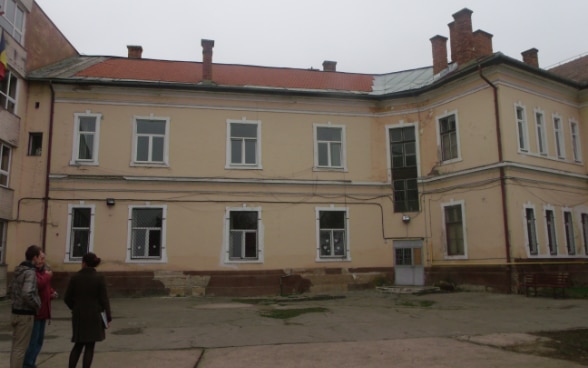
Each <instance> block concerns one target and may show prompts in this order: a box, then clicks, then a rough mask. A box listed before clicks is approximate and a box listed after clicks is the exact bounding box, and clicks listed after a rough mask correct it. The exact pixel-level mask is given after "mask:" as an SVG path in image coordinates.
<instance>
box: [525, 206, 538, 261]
mask: <svg viewBox="0 0 588 368" xmlns="http://www.w3.org/2000/svg"><path fill="white" fill-rule="evenodd" d="M528 210H531V211H533V219H532V221H533V222H532V224H530V223H529V218H528V217H527V211H528ZM523 224H524V234H525V248H526V250H527V256H528V257H537V256H539V255H540V254H541V252H540V249H541V247H540V244H539V237H538V233H537V211H535V206H533V205H530V204H526V205H524V206H523ZM530 225H531V226H532V230H533V235H534V237H535V239H533V240H534V241H535V252H532V250H531V241H532V239H529V230H530V229H529V226H530Z"/></svg>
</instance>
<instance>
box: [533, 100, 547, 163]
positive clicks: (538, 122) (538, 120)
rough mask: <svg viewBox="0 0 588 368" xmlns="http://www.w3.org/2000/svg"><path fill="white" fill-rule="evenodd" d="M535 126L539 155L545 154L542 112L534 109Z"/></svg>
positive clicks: (545, 134) (545, 143)
mask: <svg viewBox="0 0 588 368" xmlns="http://www.w3.org/2000/svg"><path fill="white" fill-rule="evenodd" d="M535 126H536V128H537V149H538V150H539V154H540V155H544V156H546V155H547V133H546V130H545V118H544V116H543V112H542V111H539V110H535Z"/></svg>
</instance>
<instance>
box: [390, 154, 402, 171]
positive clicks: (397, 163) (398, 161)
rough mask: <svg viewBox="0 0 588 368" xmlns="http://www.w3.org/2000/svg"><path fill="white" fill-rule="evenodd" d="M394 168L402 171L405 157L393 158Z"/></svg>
mask: <svg viewBox="0 0 588 368" xmlns="http://www.w3.org/2000/svg"><path fill="white" fill-rule="evenodd" d="M392 167H393V168H395V169H400V168H403V167H404V156H392Z"/></svg>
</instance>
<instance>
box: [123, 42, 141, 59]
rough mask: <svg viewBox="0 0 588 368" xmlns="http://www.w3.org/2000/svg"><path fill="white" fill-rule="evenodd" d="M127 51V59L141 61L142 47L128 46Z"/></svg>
mask: <svg viewBox="0 0 588 368" xmlns="http://www.w3.org/2000/svg"><path fill="white" fill-rule="evenodd" d="M127 50H129V59H141V56H142V54H143V47H141V46H134V45H128V46H127Z"/></svg>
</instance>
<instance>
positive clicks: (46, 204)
mask: <svg viewBox="0 0 588 368" xmlns="http://www.w3.org/2000/svg"><path fill="white" fill-rule="evenodd" d="M49 88H50V89H51V107H50V111H49V132H48V137H47V140H48V142H47V168H46V170H47V172H46V173H45V176H46V178H45V196H44V197H43V235H42V236H43V240H42V241H41V248H42V249H43V252H45V248H46V246H47V218H48V213H49V176H50V174H51V151H52V146H53V144H52V143H53V115H54V114H55V90H54V89H53V83H51V82H49Z"/></svg>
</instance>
